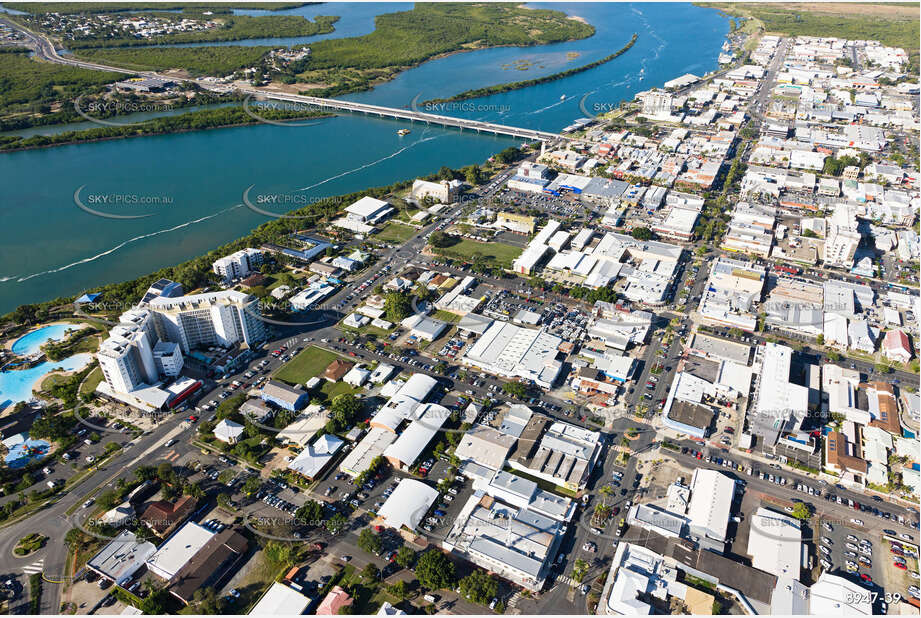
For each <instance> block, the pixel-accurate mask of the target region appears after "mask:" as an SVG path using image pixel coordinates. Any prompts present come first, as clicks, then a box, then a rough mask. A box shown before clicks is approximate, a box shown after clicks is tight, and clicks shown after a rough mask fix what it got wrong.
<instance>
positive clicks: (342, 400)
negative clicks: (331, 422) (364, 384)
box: [329, 393, 361, 429]
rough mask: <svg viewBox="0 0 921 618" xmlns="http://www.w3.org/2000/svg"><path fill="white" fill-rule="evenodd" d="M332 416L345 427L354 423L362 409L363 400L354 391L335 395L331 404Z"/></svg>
mask: <svg viewBox="0 0 921 618" xmlns="http://www.w3.org/2000/svg"><path fill="white" fill-rule="evenodd" d="M329 411H330V416H331V417H332V418H333V419H335V421H336V423H337V424H339V425H340V426H341V427H342V428H343V429H344V428H346V427H349V426H351V425H352V423H354V422H355V418H356V417H357V416H358V413H359V412H360V411H361V400H359V399H358V397H356V396H355V395H353V394H352V393H343V394H342V395H339V396H337V397H335V398H334V399H333V401H332V403H331V404H330V406H329Z"/></svg>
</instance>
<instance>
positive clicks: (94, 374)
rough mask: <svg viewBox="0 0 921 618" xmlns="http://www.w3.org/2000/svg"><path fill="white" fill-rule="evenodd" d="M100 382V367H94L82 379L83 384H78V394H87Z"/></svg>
mask: <svg viewBox="0 0 921 618" xmlns="http://www.w3.org/2000/svg"><path fill="white" fill-rule="evenodd" d="M100 382H102V369H100V368H99V367H96V368H95V369H93V370H92V371H91V372H90V374H89V375H88V376H86V378H85V379H84V380H83V384H81V385H80V394H81V395H88V394H89V393H92V392H93V391H95V390H96V387H97V386H99V383H100Z"/></svg>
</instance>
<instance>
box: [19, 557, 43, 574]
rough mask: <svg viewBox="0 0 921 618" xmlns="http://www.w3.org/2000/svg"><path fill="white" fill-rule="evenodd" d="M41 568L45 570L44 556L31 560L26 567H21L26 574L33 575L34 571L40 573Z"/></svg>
mask: <svg viewBox="0 0 921 618" xmlns="http://www.w3.org/2000/svg"><path fill="white" fill-rule="evenodd" d="M43 570H45V559H44V558H42V559H41V560H38V561H36V562H33V563H32V564H30V565H29V566H27V567H23V568H22V572H23V573H25V574H26V575H35V574H36V573H41V572H42V571H43Z"/></svg>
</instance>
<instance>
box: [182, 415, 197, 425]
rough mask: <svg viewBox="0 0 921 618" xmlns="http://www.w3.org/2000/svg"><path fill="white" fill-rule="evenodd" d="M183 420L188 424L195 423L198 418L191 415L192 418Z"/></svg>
mask: <svg viewBox="0 0 921 618" xmlns="http://www.w3.org/2000/svg"><path fill="white" fill-rule="evenodd" d="M185 420H187V421H189V422H190V423H194V422H195V421H197V420H198V417H197V416H195V415H192V416H190V417H189V418H187V419H185Z"/></svg>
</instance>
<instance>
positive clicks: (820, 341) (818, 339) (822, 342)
mask: <svg viewBox="0 0 921 618" xmlns="http://www.w3.org/2000/svg"><path fill="white" fill-rule="evenodd" d="M815 342H816V343H817V344H818V345H825V335H822V334H821V333H820V334H819V336H818V337H816V338H815Z"/></svg>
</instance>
